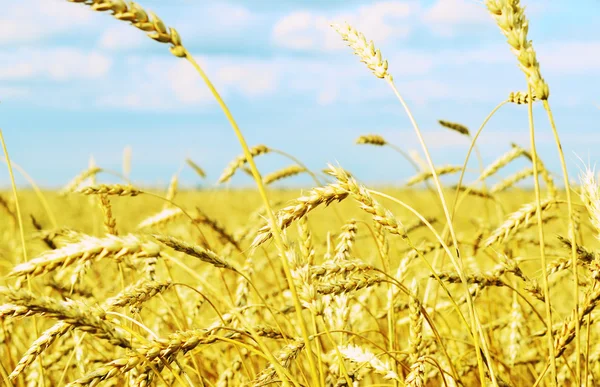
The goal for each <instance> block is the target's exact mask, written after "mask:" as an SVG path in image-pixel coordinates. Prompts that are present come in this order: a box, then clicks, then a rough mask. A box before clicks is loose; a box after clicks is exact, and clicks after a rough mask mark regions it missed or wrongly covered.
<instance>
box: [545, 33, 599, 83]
mask: <svg viewBox="0 0 600 387" xmlns="http://www.w3.org/2000/svg"><path fill="white" fill-rule="evenodd" d="M536 52H537V55H538V60H539V62H540V66H541V69H542V74H543V73H544V71H545V70H549V71H551V72H554V73H556V74H581V75H583V74H585V73H587V72H591V71H594V72H598V71H600V41H589V42H578V41H570V42H553V43H548V44H540V45H539V46H536Z"/></svg>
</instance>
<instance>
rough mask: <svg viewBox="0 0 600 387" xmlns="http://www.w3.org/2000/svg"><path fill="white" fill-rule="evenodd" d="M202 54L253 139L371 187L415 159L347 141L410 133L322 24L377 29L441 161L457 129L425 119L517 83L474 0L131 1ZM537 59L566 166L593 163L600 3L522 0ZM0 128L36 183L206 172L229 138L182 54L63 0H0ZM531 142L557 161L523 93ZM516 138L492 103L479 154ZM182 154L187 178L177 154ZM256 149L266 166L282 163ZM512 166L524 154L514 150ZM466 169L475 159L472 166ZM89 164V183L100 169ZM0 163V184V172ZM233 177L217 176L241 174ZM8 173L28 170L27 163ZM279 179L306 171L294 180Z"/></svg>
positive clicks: (510, 116)
mask: <svg viewBox="0 0 600 387" xmlns="http://www.w3.org/2000/svg"><path fill="white" fill-rule="evenodd" d="M140 4H141V5H142V6H143V7H145V8H146V9H148V10H152V11H153V12H155V13H156V14H157V15H159V16H160V17H161V19H162V20H163V21H164V22H165V24H166V25H167V26H171V27H174V28H175V29H177V31H178V32H179V34H180V35H181V37H182V41H183V44H184V45H185V46H186V47H187V48H188V50H189V51H190V52H191V53H192V54H193V55H194V57H195V58H197V60H198V61H199V63H200V64H201V66H202V67H203V68H204V70H205V71H206V73H207V74H208V76H209V77H210V79H211V80H212V81H213V82H214V84H215V85H216V87H217V89H218V90H219V92H220V93H221V94H222V96H223V98H224V100H225V102H226V103H227V104H228V106H229V107H230V109H231V111H232V113H233V115H234V117H235V118H236V120H237V122H238V124H239V126H240V128H241V129H242V131H243V133H244V135H245V136H246V139H247V141H248V143H249V144H250V145H257V144H265V145H267V146H270V147H273V148H276V149H280V150H283V151H286V152H288V153H290V154H292V155H294V156H295V157H297V158H299V159H300V160H302V161H303V162H304V163H305V164H307V165H308V166H309V167H310V168H311V169H314V170H317V171H318V170H321V169H323V168H325V167H326V164H327V163H328V162H331V163H339V164H340V165H341V166H342V167H343V168H345V169H347V170H349V171H351V172H352V173H353V174H354V175H355V176H356V177H357V178H359V179H360V180H361V181H364V182H365V183H368V184H402V183H403V182H405V181H406V179H407V178H409V177H410V176H411V175H413V174H414V169H412V167H411V165H410V164H409V163H407V162H406V161H405V160H404V159H403V158H402V157H400V155H399V154H398V153H395V152H394V151H393V150H392V149H390V148H376V147H372V146H365V145H355V144H354V140H355V139H356V138H357V137H358V136H359V135H361V134H368V133H377V134H380V135H382V136H384V137H385V138H386V139H387V140H388V141H389V142H391V143H394V144H396V145H398V146H399V147H401V148H403V149H404V150H406V151H407V152H409V151H413V150H414V151H419V152H420V146H419V143H418V141H417V138H416V136H415V133H414V130H413V128H412V126H411V124H410V121H409V119H408V117H407V115H406V113H405V112H404V110H403V108H402V106H401V105H400V103H399V102H398V100H397V99H396V98H395V96H394V94H393V92H392V90H391V89H390V88H389V86H388V85H387V84H386V82H385V81H383V80H381V79H378V78H376V77H375V76H373V75H372V74H371V73H370V71H369V70H368V69H367V68H366V67H365V66H364V65H363V64H362V63H360V61H359V60H358V58H357V57H355V56H354V55H353V54H352V51H351V49H350V48H348V47H347V46H345V44H344V42H342V41H341V39H340V38H339V36H338V35H337V34H336V33H335V31H333V30H332V29H331V27H330V26H329V25H330V24H331V23H343V22H348V23H350V24H351V25H352V26H354V27H355V28H357V29H358V30H359V31H361V32H363V33H364V34H365V36H366V37H367V39H369V40H371V39H372V40H373V41H374V43H375V46H376V47H377V48H379V49H380V50H381V53H382V56H383V57H384V58H385V59H387V60H388V62H389V69H390V73H391V74H392V75H393V76H394V80H395V82H396V84H397V86H398V90H399V91H400V93H401V94H402V95H403V97H404V98H405V99H406V101H407V103H408V105H409V107H410V109H411V110H412V112H413V114H414V116H415V119H416V121H417V123H418V124H419V126H420V128H421V130H422V131H423V133H424V136H425V141H426V143H427V145H428V147H429V149H430V151H431V153H432V157H433V159H434V162H435V163H436V164H437V165H447V164H462V162H463V161H464V157H465V155H466V152H467V149H468V145H469V141H468V139H467V138H465V137H463V136H460V135H458V134H456V133H454V132H451V131H448V130H446V129H444V128H441V127H440V126H439V125H438V124H437V120H438V119H444V120H449V121H454V122H459V123H462V124H464V125H466V126H467V127H469V128H470V129H471V131H473V132H474V131H476V130H477V128H478V127H479V125H480V124H481V123H482V122H483V120H484V119H485V117H486V116H487V115H488V114H489V113H490V111H491V110H492V109H493V108H494V107H495V106H496V105H497V104H498V103H500V102H501V101H503V100H505V99H506V98H507V96H508V94H509V93H510V92H511V91H519V90H525V88H526V82H525V78H524V75H523V73H522V72H521V71H520V70H519V68H518V67H517V61H516V59H515V57H514V55H513V54H512V53H511V51H510V49H509V46H508V45H507V43H506V41H505V37H504V36H503V35H502V33H501V32H500V30H499V28H498V27H497V26H496V24H495V23H494V20H493V19H492V18H491V17H490V16H489V14H488V13H487V11H486V9H485V6H484V5H483V3H482V2H481V1H479V0H428V1H411V0H397V1H357V0H345V1H341V0H340V1H334V0H329V1H327V0H303V1H300V0H295V1H294V0H253V1H241V0H237V1H236V0H231V1H219V0H210V1H202V2H200V1H191V0H189V1H186V0H169V1H164V0H145V1H144V0H141V1H140ZM522 4H524V5H525V6H526V10H527V15H528V17H529V20H530V28H529V38H530V39H531V40H532V41H533V45H534V48H535V50H536V52H537V56H538V60H539V62H540V66H541V73H542V75H543V76H544V78H545V79H546V81H547V82H548V84H549V86H550V92H551V96H550V104H551V106H552V109H553V111H554V114H555V118H556V122H557V126H558V130H559V133H560V135H561V139H562V142H563V147H564V151H565V155H566V159H567V163H568V165H569V171H570V173H571V177H572V178H573V179H576V178H577V173H578V172H579V170H580V169H581V168H582V167H583V166H584V165H586V164H588V163H589V164H591V165H594V163H595V162H596V161H597V160H600V151H599V150H598V149H599V146H600V135H599V133H600V132H599V129H600V128H599V124H598V123H599V119H600V91H599V90H600V1H596V0H578V1H576V2H575V1H565V0H563V1H559V0H523V1H522ZM0 102H1V103H0V128H1V129H2V131H3V133H4V136H5V138H6V141H7V145H8V150H9V153H10V156H11V159H12V160H13V161H14V162H15V163H17V164H19V165H20V166H21V167H22V168H24V170H25V171H27V173H28V174H29V175H31V177H32V178H33V179H34V180H35V181H36V182H37V183H38V184H39V185H41V186H44V187H59V186H61V185H64V184H65V183H66V182H67V181H69V180H70V179H71V178H72V177H73V176H75V175H77V174H78V173H79V172H81V171H82V170H84V169H86V168H87V165H88V160H89V159H90V157H91V156H93V158H94V160H95V162H96V163H97V164H98V165H99V166H100V167H103V168H107V169H112V170H116V171H120V170H121V166H122V155H123V149H124V148H125V147H127V146H130V147H131V149H132V170H131V179H132V181H133V182H134V183H136V184H140V185H159V184H160V185H163V184H168V182H169V180H170V178H171V176H172V175H173V174H174V173H177V172H178V171H181V174H180V182H181V184H183V185H190V186H191V185H196V184H202V185H203V186H207V187H212V186H215V184H216V181H217V179H218V177H219V175H220V174H221V171H222V170H223V169H224V168H225V166H226V165H227V163H228V162H229V161H230V160H231V159H233V158H234V157H236V156H237V155H238V154H240V153H241V148H240V145H239V143H238V142H237V139H236V137H235V135H234V132H233V130H232V129H231V127H230V126H229V124H228V121H227V120H226V119H225V117H224V115H223V113H222V111H221V110H220V108H219V106H218V105H217V103H216V102H215V101H214V99H213V98H212V96H211V94H210V93H209V91H208V89H207V88H206V86H205V85H204V84H203V83H202V81H201V79H200V78H199V76H198V75H197V74H196V73H195V71H194V69H193V68H192V66H190V64H189V63H187V62H186V61H185V60H183V59H179V58H176V57H174V56H172V55H171V54H170V53H169V50H168V46H167V45H164V44H159V43H157V42H155V41H153V40H151V39H149V38H147V37H146V36H145V35H144V33H143V32H141V31H139V30H137V29H136V28H133V27H131V26H129V25H127V23H125V22H122V21H118V20H116V19H114V18H112V17H111V16H110V14H108V13H101V12H95V11H92V10H91V9H89V7H86V6H84V5H82V4H74V3H69V2H67V1H59V0H21V1H18V2H17V1H11V2H7V4H5V5H4V7H3V13H2V14H0ZM534 114H535V120H536V121H535V122H536V124H535V125H536V133H537V134H536V136H537V144H538V148H539V152H540V154H541V155H542V157H543V160H544V161H545V163H546V165H547V166H548V168H549V169H550V170H551V171H552V172H553V173H556V174H557V176H559V175H560V164H559V161H558V158H557V150H556V146H555V144H554V140H553V137H552V133H551V131H550V127H549V125H548V120H547V117H546V116H545V113H544V111H543V109H542V108H541V106H535V108H534ZM512 141H514V142H517V143H519V144H521V145H523V146H528V144H529V134H528V121H527V108H526V107H524V106H516V105H510V106H505V107H503V108H502V109H501V110H500V111H499V112H498V113H497V114H496V115H495V116H494V117H493V118H492V119H491V120H490V122H489V124H488V125H487V126H486V128H485V130H484V132H483V134H482V136H481V138H480V140H479V141H478V147H479V151H480V153H481V155H482V158H483V160H484V162H485V163H489V162H491V161H493V160H494V159H495V158H497V157H498V156H500V155H501V154H502V153H504V152H505V151H507V150H509V149H510V142H512ZM186 157H190V158H191V159H193V160H194V161H195V162H196V163H197V164H199V165H200V166H201V167H202V168H204V169H205V170H206V171H207V174H208V177H207V179H206V180H204V181H201V180H200V179H199V178H198V177H197V176H196V175H195V174H194V172H193V171H192V170H191V169H185V168H184V169H181V168H182V166H183V163H184V160H185V158H186ZM290 163H291V162H290V161H288V160H286V159H285V158H283V157H281V156H280V155H277V154H269V155H265V156H261V157H260V158H259V159H258V165H259V168H260V169H261V171H262V172H263V174H266V173H269V172H272V171H274V170H277V169H279V168H282V167H285V166H287V165H289V164H290ZM517 164H518V165H515V166H514V167H513V168H516V169H519V168H520V167H524V166H526V165H527V164H526V162H525V161H521V162H519V163H517ZM477 168H479V166H478V164H477V159H476V158H473V160H472V162H471V163H470V164H469V170H470V171H472V170H477ZM505 173H507V172H505ZM111 179H112V178H111V177H109V176H107V177H104V176H100V181H107V182H108V181H114V180H111ZM9 182H10V181H9V176H8V172H7V170H6V168H2V169H0V186H7V185H8V184H9ZM251 182H252V181H251V179H250V178H249V177H248V176H245V174H244V173H240V174H237V175H236V176H234V178H233V179H232V181H231V183H230V185H231V186H233V187H236V186H248V185H250V184H251ZM18 183H19V184H22V185H25V184H26V181H25V180H24V179H23V178H20V177H19V178H18ZM289 184H296V185H310V184H311V182H310V180H308V178H307V177H299V178H297V179H294V180H291V181H289V182H281V183H280V184H279V185H280V186H285V185H289Z"/></svg>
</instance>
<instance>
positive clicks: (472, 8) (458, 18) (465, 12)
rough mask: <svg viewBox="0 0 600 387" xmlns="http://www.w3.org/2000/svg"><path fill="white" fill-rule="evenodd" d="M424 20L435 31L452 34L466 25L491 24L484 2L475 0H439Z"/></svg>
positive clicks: (426, 13)
mask: <svg viewBox="0 0 600 387" xmlns="http://www.w3.org/2000/svg"><path fill="white" fill-rule="evenodd" d="M423 22H424V23H425V25H427V26H428V27H429V28H430V29H431V30H432V31H433V32H435V33H437V34H440V35H443V36H452V35H454V34H455V33H456V30H457V29H459V28H463V27H465V26H472V25H482V24H483V25H485V24H491V23H492V20H491V17H490V16H489V15H488V13H487V9H486V8H485V5H483V3H477V2H475V1H474V0H438V1H437V2H436V3H435V4H434V5H433V6H431V7H430V8H428V9H427V10H426V11H425V13H424V15H423Z"/></svg>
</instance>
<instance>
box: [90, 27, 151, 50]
mask: <svg viewBox="0 0 600 387" xmlns="http://www.w3.org/2000/svg"><path fill="white" fill-rule="evenodd" d="M146 39H147V38H146V37H145V36H144V34H143V33H142V32H141V31H138V30H136V29H135V28H131V26H129V25H126V24H118V25H115V26H113V27H110V28H108V29H106V30H105V31H104V32H103V33H102V35H101V36H100V40H99V42H98V45H99V46H100V47H101V48H103V49H107V50H126V49H130V48H135V47H138V46H140V45H141V44H142V43H143V42H144V41H145V40H146Z"/></svg>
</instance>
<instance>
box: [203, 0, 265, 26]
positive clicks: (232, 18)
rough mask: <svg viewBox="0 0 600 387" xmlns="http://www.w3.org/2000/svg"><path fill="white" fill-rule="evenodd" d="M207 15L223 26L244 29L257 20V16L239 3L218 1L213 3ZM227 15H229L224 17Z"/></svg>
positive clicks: (209, 18)
mask: <svg viewBox="0 0 600 387" xmlns="http://www.w3.org/2000/svg"><path fill="white" fill-rule="evenodd" d="M206 12H207V14H206V15H205V17H206V18H207V19H208V20H214V21H218V22H217V23H216V24H217V25H218V26H220V27H221V28H235V29H237V30H239V29H243V28H246V27H248V26H249V25H251V24H252V23H253V22H254V21H256V18H257V16H256V15H255V14H253V13H252V12H250V10H248V9H247V8H245V7H242V6H241V5H237V4H227V3H216V4H212V5H211V6H210V7H209V9H208V10H206ZM223 15H227V17H223Z"/></svg>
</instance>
